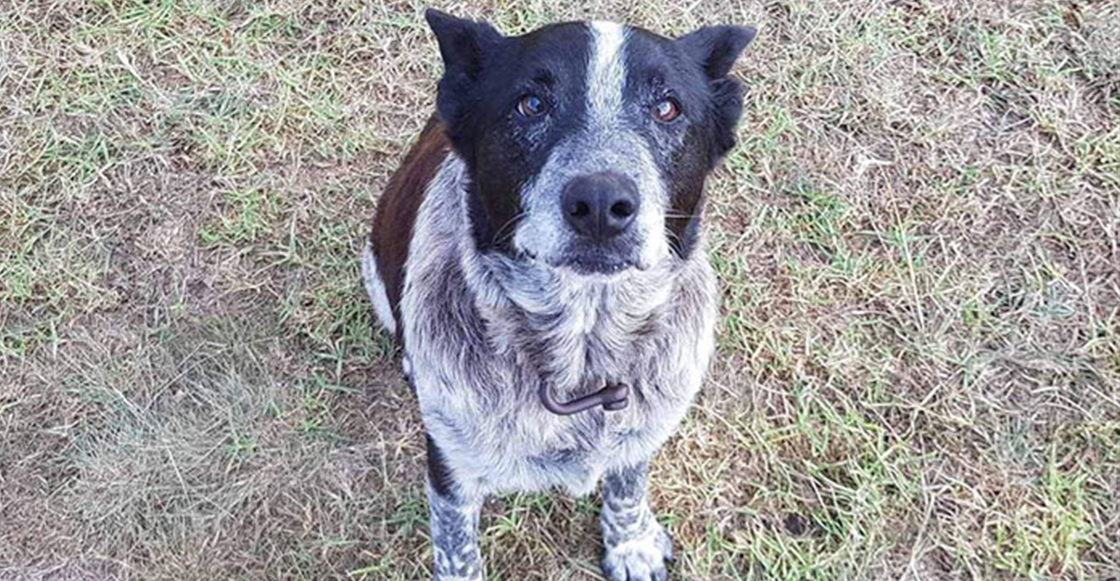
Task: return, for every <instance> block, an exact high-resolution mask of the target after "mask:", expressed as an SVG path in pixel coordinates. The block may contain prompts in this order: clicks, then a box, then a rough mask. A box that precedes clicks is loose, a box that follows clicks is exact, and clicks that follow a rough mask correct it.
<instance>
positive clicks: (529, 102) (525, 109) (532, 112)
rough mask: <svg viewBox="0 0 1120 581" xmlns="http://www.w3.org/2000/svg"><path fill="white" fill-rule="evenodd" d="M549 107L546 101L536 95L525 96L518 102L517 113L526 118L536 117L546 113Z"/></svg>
mask: <svg viewBox="0 0 1120 581" xmlns="http://www.w3.org/2000/svg"><path fill="white" fill-rule="evenodd" d="M546 109H548V107H547V106H546V105H545V104H544V100H543V99H541V98H540V97H538V96H536V95H525V96H524V97H522V98H521V100H520V101H518V102H517V112H518V113H521V114H522V115H524V116H525V117H536V116H538V115H541V114H543V113H544V112H545V110H546Z"/></svg>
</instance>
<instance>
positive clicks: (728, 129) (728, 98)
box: [677, 26, 757, 167]
mask: <svg viewBox="0 0 1120 581" xmlns="http://www.w3.org/2000/svg"><path fill="white" fill-rule="evenodd" d="M756 32H757V31H756V30H755V29H754V27H751V26H705V27H704V28H701V29H699V30H697V31H695V32H690V33H689V34H686V35H684V36H682V37H680V38H679V39H677V43H678V44H679V45H680V47H681V48H682V49H683V50H684V53H685V54H686V55H688V57H689V58H691V59H692V60H693V61H694V62H696V64H698V65H700V68H701V69H702V70H703V71H704V73H705V74H706V75H707V76H708V82H709V83H710V84H711V90H712V118H713V121H714V122H715V127H714V131H713V132H712V134H711V135H712V138H713V140H714V142H713V144H712V158H711V165H712V167H715V165H716V164H717V163H719V160H720V159H721V158H722V157H723V156H724V155H725V154H726V153H727V152H728V151H729V150H730V149H731V148H732V147H734V145H735V126H736V125H738V124H739V116H740V115H742V113H743V85H742V84H741V83H740V82H739V81H738V80H736V79H734V78H732V77H729V76H727V74H728V73H730V72H731V67H732V66H734V65H735V60H736V59H738V58H739V55H740V54H741V53H742V52H743V49H744V48H747V45H748V44H750V42H751V41H752V40H754V36H755V33H756Z"/></svg>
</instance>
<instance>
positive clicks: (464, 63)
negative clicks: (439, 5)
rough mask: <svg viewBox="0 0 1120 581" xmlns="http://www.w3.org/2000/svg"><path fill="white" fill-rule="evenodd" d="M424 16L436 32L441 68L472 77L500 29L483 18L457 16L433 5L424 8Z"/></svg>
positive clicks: (455, 74) (448, 73) (498, 39)
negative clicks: (473, 18)
mask: <svg viewBox="0 0 1120 581" xmlns="http://www.w3.org/2000/svg"><path fill="white" fill-rule="evenodd" d="M424 18H425V19H427V21H428V26H430V27H431V28H432V32H434V33H435V34H436V40H437V41H439V52H440V55H441V56H443V67H444V71H445V73H446V74H447V75H449V76H459V75H461V76H463V77H465V78H466V79H468V80H474V79H475V78H476V77H477V76H478V73H479V71H480V70H481V69H482V60H483V56H484V54H485V53H486V51H487V50H488V49H489V48H490V47H491V46H493V45H494V44H497V42H498V41H500V40H501V39H502V35H501V33H499V32H498V31H497V30H495V29H494V27H493V26H490V25H489V24H486V23H485V22H474V21H472V20H464V19H462V18H456V17H454V16H451V15H450V14H447V13H445V12H440V11H439V10H436V9H434V8H429V9H428V10H427V11H426V12H424Z"/></svg>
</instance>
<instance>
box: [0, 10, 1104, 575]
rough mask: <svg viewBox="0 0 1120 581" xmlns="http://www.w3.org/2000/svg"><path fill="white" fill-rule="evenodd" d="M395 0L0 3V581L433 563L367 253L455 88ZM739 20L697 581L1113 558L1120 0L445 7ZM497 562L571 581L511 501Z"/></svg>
mask: <svg viewBox="0 0 1120 581" xmlns="http://www.w3.org/2000/svg"><path fill="white" fill-rule="evenodd" d="M424 7H425V5H423V4H421V3H417V2H413V1H411V0H409V1H401V2H392V3H385V4H379V3H375V2H353V1H345V0H343V1H339V2H324V1H322V0H287V1H284V0H280V1H268V2H261V3H250V2H232V1H229V2H219V1H195V0H191V1H185V2H176V1H170V0H152V1H146V2H139V1H137V2H126V1H118V0H101V1H91V2H85V1H78V0H71V1H66V2H48V1H46V0H8V1H7V2H5V3H3V4H0V578H3V579H164V578H168V579H169V578H175V579H258V578H269V579H271V578H292V579H295V578H309V579H321V578H337V577H349V578H363V577H364V578H370V579H418V578H423V577H424V575H425V572H426V570H427V566H428V560H429V555H428V553H427V550H428V549H427V544H426V538H425V528H424V521H425V518H426V515H425V508H424V499H423V488H422V484H421V482H422V480H421V474H422V464H423V461H422V460H423V445H422V440H421V438H420V437H419V435H418V434H419V432H418V429H419V424H418V419H417V415H416V411H415V403H414V401H413V400H412V397H411V395H410V394H409V393H408V390H407V389H406V387H405V386H404V384H403V383H402V381H401V379H400V377H399V376H398V373H397V372H396V370H395V364H394V360H393V353H392V349H391V347H390V346H389V344H388V343H387V342H386V341H385V339H384V338H383V337H379V336H376V335H373V334H371V333H370V315H369V313H368V310H367V305H366V301H365V298H364V296H363V293H362V291H361V289H360V287H359V285H358V282H357V280H358V273H357V261H356V256H357V250H358V247H359V244H360V240H361V237H362V234H363V231H364V229H365V225H364V224H365V222H366V220H367V218H368V217H369V216H370V215H371V212H372V208H373V201H374V200H375V199H376V196H377V194H378V192H379V190H380V188H381V187H382V186H383V185H384V183H385V180H386V178H387V176H388V175H389V173H390V172H391V170H392V169H393V167H394V165H395V163H396V162H397V160H398V159H399V158H400V156H401V153H402V152H403V151H404V148H405V147H406V145H407V144H408V142H409V140H410V139H411V138H412V137H413V136H414V134H415V133H416V131H417V130H418V128H419V127H420V126H421V124H422V122H423V120H424V118H425V117H426V115H427V114H428V111H430V109H431V106H432V97H433V86H434V81H435V79H436V76H437V75H438V72H439V64H438V62H437V60H436V50H435V46H434V43H433V41H432V39H431V37H430V35H429V34H428V32H427V30H426V28H425V26H424V25H423V24H422V19H421V17H420V14H421V11H422V9H423V8H424ZM444 7H445V8H448V9H450V10H452V11H454V12H457V13H460V14H465V15H470V16H476V17H486V18H489V19H491V20H492V21H494V22H495V23H496V24H497V25H499V26H500V27H501V28H503V29H504V30H506V31H508V32H520V31H524V30H527V29H529V28H533V27H535V26H537V25H539V24H541V23H543V22H547V21H551V20H557V19H566V18H586V17H589V16H594V17H600V18H613V19H617V20H625V21H629V22H633V23H637V24H644V25H647V26H650V27H652V28H655V29H659V30H662V31H666V32H670V33H679V32H683V31H686V30H689V29H691V28H692V27H695V26H697V25H699V24H701V23H715V22H738V23H754V24H757V25H759V27H760V30H761V33H760V35H759V38H758V40H757V41H756V43H755V44H754V45H753V46H752V47H751V48H750V49H749V51H748V55H747V57H746V58H745V59H744V60H743V62H742V64H741V66H740V68H739V69H738V74H741V75H742V77H743V78H744V79H746V80H747V81H748V83H749V84H750V86H751V90H750V95H749V97H748V111H747V113H746V115H745V119H744V123H743V125H742V129H741V132H740V137H741V144H740V146H739V147H738V148H737V150H736V151H735V152H734V154H733V155H732V156H731V157H730V158H729V159H728V162H727V164H726V167H725V169H723V170H721V172H720V173H719V175H718V176H717V179H716V180H715V181H714V183H712V186H711V195H712V199H713V202H712V204H711V212H710V214H711V216H710V218H711V219H710V221H709V226H710V230H711V233H712V237H713V239H714V240H715V242H716V245H715V249H714V250H713V253H712V254H713V260H714V261H715V262H716V264H717V265H718V268H719V271H720V273H721V277H722V280H723V284H724V287H725V289H726V292H725V296H724V313H725V319H724V320H725V323H724V325H723V327H722V329H721V335H720V346H721V350H720V357H719V362H718V364H717V365H716V367H715V369H714V370H713V376H712V379H711V381H710V382H709V384H708V386H707V387H706V390H705V393H704V395H703V397H702V398H701V400H700V402H699V404H698V406H697V408H696V410H695V411H694V413H692V414H691V416H690V417H689V419H688V421H687V423H686V425H685V426H684V428H683V429H682V430H681V433H680V434H679V435H678V436H677V437H676V438H675V439H674V440H673V441H672V442H671V443H670V444H669V446H668V447H667V449H666V450H665V451H664V452H663V453H662V455H661V456H660V457H659V459H658V461H657V463H656V466H655V472H656V474H655V489H654V492H653V496H654V503H655V505H656V508H657V509H658V511H659V513H660V514H662V515H663V516H664V519H665V521H666V522H667V523H668V525H669V528H670V530H671V531H672V532H673V533H674V535H675V537H676V539H677V542H678V547H679V549H680V551H679V552H680V555H681V557H682V558H681V560H680V562H679V563H678V564H677V566H676V568H675V575H676V576H677V577H678V578H681V579H791V580H792V579H822V580H823V579H840V578H844V579H901V578H908V579H959V578H970V579H1002V578H1007V579H1018V578H1022V579H1043V578H1071V579H1075V578H1076V579H1107V578H1110V577H1111V578H1116V577H1120V500H1118V499H1120V389H1118V388H1120V124H1118V123H1117V121H1118V119H1120V73H1118V71H1120V7H1118V5H1117V3H1116V2H1114V1H1111V0H1106V1H1098V2H1093V1H1088V2H1082V1H1058V0H1038V1H1024V2H1008V1H1002V0H1001V1H994V0H991V1H987V2H979V3H976V2H968V1H965V0H944V1H936V2H935V1H926V0H897V1H891V2H881V1H873V2H852V3H848V2H840V1H838V0H828V1H824V2H810V1H809V0H773V1H766V2H737V1H731V2H727V1H710V0H699V1H698V2H688V3H676V2H672V3H670V2H660V3H657V4H656V5H655V4H652V3H651V4H643V5H638V6H631V4H630V3H625V2H621V1H618V0H604V1H599V2H591V3H588V4H587V5H582V6H566V7H558V6H556V5H555V3H550V2H545V1H543V0H524V1H495V2H488V3H487V5H486V6H485V7H481V6H477V5H476V6H467V5H464V4H453V5H445V6H444ZM483 526H484V529H485V530H484V533H483V537H484V543H483V549H484V552H485V553H486V555H487V556H488V559H489V567H490V572H491V576H492V578H493V579H506V580H512V579H517V580H521V579H595V578H598V577H597V575H598V573H597V566H596V562H597V557H598V550H599V549H598V546H597V542H598V541H597V538H596V536H597V535H596V523H595V504H594V502H593V501H592V500H573V499H569V498H566V497H563V496H561V495H540V496H511V497H508V498H504V499H499V500H496V501H494V502H493V503H492V505H491V506H489V507H488V508H487V511H486V516H485V518H484V523H483Z"/></svg>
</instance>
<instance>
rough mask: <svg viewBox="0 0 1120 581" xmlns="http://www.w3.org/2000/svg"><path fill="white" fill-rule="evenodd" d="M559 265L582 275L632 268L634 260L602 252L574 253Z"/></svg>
mask: <svg viewBox="0 0 1120 581" xmlns="http://www.w3.org/2000/svg"><path fill="white" fill-rule="evenodd" d="M559 266H562V267H565V268H569V269H571V270H573V271H575V272H576V273H578V274H584V275H595V274H599V275H611V274H618V273H620V272H622V271H624V270H627V269H630V268H634V267H635V266H637V263H636V262H635V261H634V260H630V259H627V258H621V257H617V256H609V255H602V254H592V255H575V256H571V257H567V258H566V259H564V260H562V261H561V262H560V264H559Z"/></svg>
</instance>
